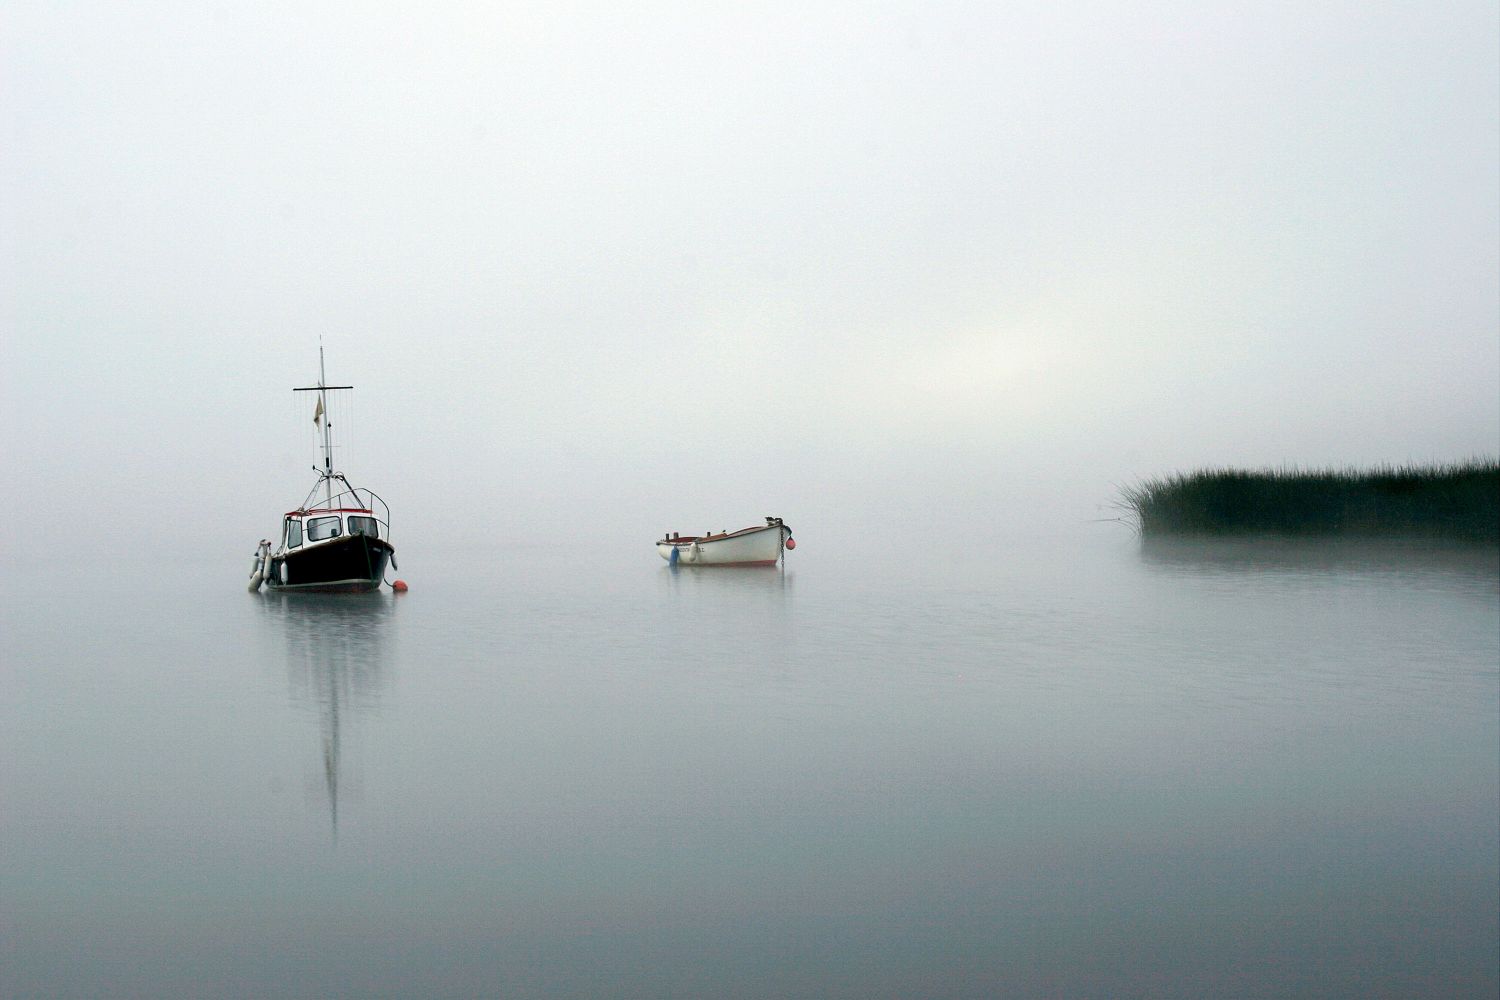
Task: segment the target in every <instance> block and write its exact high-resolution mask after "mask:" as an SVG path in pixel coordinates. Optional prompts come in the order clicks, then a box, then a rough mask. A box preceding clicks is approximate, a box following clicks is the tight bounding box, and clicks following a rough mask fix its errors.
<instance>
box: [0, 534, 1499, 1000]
mask: <svg viewBox="0 0 1500 1000" xmlns="http://www.w3.org/2000/svg"><path fill="white" fill-rule="evenodd" d="M804 536H805V537H804ZM798 540H799V542H801V543H802V544H801V546H800V547H799V548H798V550H797V551H796V552H795V553H793V554H792V555H791V556H790V567H789V568H788V569H786V570H785V571H782V570H769V571H724V570H697V571H694V570H691V569H683V570H678V571H676V572H673V571H671V570H668V569H667V568H665V566H664V564H663V563H662V562H661V561H660V560H659V559H658V558H657V557H656V556H655V554H654V552H653V551H652V550H651V548H650V546H642V547H635V548H630V549H628V550H626V549H622V550H621V551H619V552H617V553H613V554H611V555H609V556H607V557H606V559H605V560H604V561H603V563H602V564H596V565H592V566H589V567H572V566H558V565H555V563H554V561H553V560H554V555H555V553H553V552H551V551H547V550H541V549H538V550H536V551H528V550H524V549H522V550H514V549H507V550H505V551H503V552H502V551H496V552H483V551H465V552H454V553H443V554H439V553H433V552H426V553H422V552H416V551H407V550H403V551H402V554H401V558H402V563H403V572H402V574H401V575H402V576H403V577H405V578H406V579H408V580H409V581H410V582H411V584H412V590H411V592H410V593H408V594H406V595H404V596H402V597H399V598H398V597H394V596H392V595H391V594H390V593H389V592H386V593H383V594H380V595H372V596H369V597H365V598H360V597H342V598H339V597H315V596H300V597H299V596H284V595H270V594H266V593H261V594H258V595H249V594H247V593H245V591H244V582H245V576H246V574H247V572H248V558H245V559H241V558H239V555H240V554H236V555H235V556H234V557H233V558H230V557H228V556H226V557H225V558H223V559H222V560H219V561H216V562H203V563H197V564H189V565H183V566H180V567H175V568H170V569H169V570H165V571H163V572H162V573H161V574H160V575H159V576H158V577H157V578H154V579H136V580H131V581H125V580H97V581H90V580H87V579H83V578H80V577H79V576H78V575H77V574H76V573H74V572H71V571H59V570H55V569H50V570H49V569H43V568H39V567H33V566H17V565H12V564H7V565H6V566H5V567H4V570H5V571H4V573H3V575H0V625H3V629H0V678H3V687H0V795H3V799H0V848H3V851H0V995H4V996H6V997H31V996H58V997H71V996H111V997H122V996H125V997H128V996H140V997H147V996H163V995H201V996H243V997H266V996H287V997H333V996H349V997H382V996H433V997H468V996H507V997H525V996H640V997H655V996H663V997H666V996H681V997H708V996H712V997H742V996H743V997H786V996H819V997H910V996H929V997H985V996H1002V995H1009V996H1021V997H1025V996H1067V997H1118V996H1151V997H1203V996H1291V995H1297V996H1390V997H1407V996H1416V995H1421V996H1454V997H1460V996H1490V997H1493V996H1494V995H1495V994H1496V991H1497V988H1500V970H1497V966H1500V957H1497V956H1500V904H1497V899H1500V565H1497V556H1496V553H1495V552H1494V550H1480V551H1477V552H1476V551H1463V550H1446V551H1442V550H1440V551H1434V550H1432V549H1430V548H1427V547H1422V546H1414V547H1407V546H1392V545H1385V546H1376V547H1355V546H1348V545H1336V544H1301V545H1294V544H1290V543H1264V542H1263V543H1259V544H1237V545H1236V544H1220V545H1216V546H1212V547H1204V546H1197V545H1165V546H1146V547H1143V546H1142V545H1141V544H1140V543H1139V542H1138V541H1137V540H1135V539H1133V538H1131V537H1129V536H1128V535H1126V534H1124V533H1123V532H1117V531H1109V530H1099V531H1094V532H1085V533H1084V537H1078V538H1069V539H1062V540H1049V541H1046V542H1042V541H1038V540H1034V539H1033V540H1016V541H1012V542H1002V543H997V545H996V546H994V547H993V548H992V550H991V551H987V552H985V553H984V556H985V557H984V558H983V559H975V560H973V564H972V565H969V564H967V563H966V562H965V561H964V559H963V557H962V555H961V554H960V553H948V554H944V560H943V563H942V564H941V565H939V564H936V563H935V562H922V563H914V562H913V561H910V560H901V561H898V560H896V559H894V558H893V559H890V560H889V561H883V560H881V559H879V558H876V557H872V556H868V555H864V554H861V553H859V552H858V551H857V550H855V549H854V548H853V547H852V546H843V547H841V546H840V545H839V544H838V543H837V542H836V541H834V542H830V543H828V544H825V545H823V547H822V548H821V549H820V547H819V541H818V539H817V538H816V533H815V532H803V533H799V535H798ZM243 555H245V556H248V549H247V551H246V553H243ZM241 563H245V564H246V565H244V566H242V565H241Z"/></svg>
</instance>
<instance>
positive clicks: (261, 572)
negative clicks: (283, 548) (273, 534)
mask: <svg viewBox="0 0 1500 1000" xmlns="http://www.w3.org/2000/svg"><path fill="white" fill-rule="evenodd" d="M269 548H270V547H269V546H268V545H267V544H266V542H265V539H262V540H261V543H260V544H259V545H257V546H256V547H255V555H254V556H252V557H251V558H250V586H249V588H248V589H249V591H250V593H252V594H253V593H255V592H256V591H257V590H259V589H260V585H261V583H262V582H263V581H264V580H265V578H266V556H267V553H268V551H269Z"/></svg>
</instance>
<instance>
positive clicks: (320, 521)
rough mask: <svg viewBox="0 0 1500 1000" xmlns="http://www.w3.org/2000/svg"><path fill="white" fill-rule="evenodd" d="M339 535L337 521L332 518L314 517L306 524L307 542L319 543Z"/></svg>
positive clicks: (335, 517)
mask: <svg viewBox="0 0 1500 1000" xmlns="http://www.w3.org/2000/svg"><path fill="white" fill-rule="evenodd" d="M338 535H339V519H338V517H337V516H334V517H315V518H312V519H311V520H309V521H308V522H307V538H308V541H312V542H321V541H322V540H323V539H325V538H337V537H338Z"/></svg>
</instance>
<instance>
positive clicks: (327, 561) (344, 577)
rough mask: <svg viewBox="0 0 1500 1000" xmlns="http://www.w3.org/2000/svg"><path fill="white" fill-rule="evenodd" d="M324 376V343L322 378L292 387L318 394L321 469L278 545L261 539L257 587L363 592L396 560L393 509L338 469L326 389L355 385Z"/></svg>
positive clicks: (254, 577)
mask: <svg viewBox="0 0 1500 1000" xmlns="http://www.w3.org/2000/svg"><path fill="white" fill-rule="evenodd" d="M326 382H327V380H326V378H325V377H324V374H323V349H322V348H321V347H319V348H318V384H317V385H315V386H306V387H303V388H298V389H294V390H292V391H293V392H313V393H317V407H316V409H315V410H314V411H313V422H314V423H315V424H316V425H317V427H318V430H319V431H320V432H321V436H322V447H323V467H322V468H321V469H319V470H318V481H317V482H316V483H314V484H313V488H312V490H311V491H309V492H308V494H307V497H306V498H305V499H304V500H303V501H302V503H301V505H300V506H298V507H297V508H296V509H295V510H289V511H287V512H286V514H284V515H282V519H281V534H280V537H279V540H278V541H277V543H276V544H275V545H274V546H273V545H272V543H271V541H270V540H269V539H262V540H261V543H260V546H259V547H258V548H257V549H256V552H255V560H254V562H253V563H252V564H251V573H250V589H251V590H252V591H253V590H259V589H260V585H261V584H262V583H263V582H264V583H265V585H266V586H267V587H268V588H269V589H271V590H273V591H312V592H322V593H330V592H331V593H366V592H368V591H372V590H375V589H377V588H379V586H380V584H381V582H382V581H383V580H384V579H385V572H386V567H387V566H389V567H391V568H392V569H394V568H395V566H396V550H395V548H394V547H393V546H392V545H391V511H390V507H388V506H387V505H386V502H385V501H384V500H382V499H381V498H380V497H379V496H377V495H376V494H375V493H374V492H372V491H370V490H368V489H364V488H362V487H355V486H352V485H350V483H349V480H348V479H346V478H345V477H344V475H343V473H341V472H337V471H335V470H334V468H333V440H332V434H331V428H330V426H329V421H328V405H327V401H328V393H329V392H332V391H337V390H343V389H352V388H353V386H347V385H328V384H326ZM320 494H321V496H320Z"/></svg>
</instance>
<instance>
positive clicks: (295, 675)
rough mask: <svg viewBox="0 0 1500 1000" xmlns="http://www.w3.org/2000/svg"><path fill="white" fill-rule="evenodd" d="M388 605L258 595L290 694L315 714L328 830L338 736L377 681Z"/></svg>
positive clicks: (358, 598) (339, 756)
mask: <svg viewBox="0 0 1500 1000" xmlns="http://www.w3.org/2000/svg"><path fill="white" fill-rule="evenodd" d="M394 606H395V599H394V598H393V597H391V596H390V595H388V594H381V593H369V594H296V595H292V596H289V595H278V594H268V595H266V598H265V599H264V601H263V608H264V611H265V614H266V616H267V617H268V618H270V619H272V621H273V622H274V623H275V624H276V625H278V626H279V627H280V628H281V630H282V633H283V635H284V636H285V643H286V668H287V680H288V682H289V684H290V686H291V694H292V700H293V702H294V703H296V704H297V706H298V707H299V708H303V709H307V710H310V711H313V712H316V714H317V718H318V730H319V736H320V737H321V739H320V742H321V750H322V761H321V764H322V766H321V772H322V773H321V784H322V785H323V786H324V788H325V789H326V792H327V796H328V809H329V816H330V819H331V821H332V823H333V832H334V835H335V836H337V835H338V825H339V787H340V784H341V782H342V781H343V779H344V774H343V772H344V767H345V763H346V762H345V761H344V760H343V747H344V742H345V740H346V739H347V737H348V735H349V733H348V729H349V727H350V725H351V723H355V722H357V719H358V716H359V714H360V712H361V710H363V709H368V708H369V707H370V706H371V705H373V704H374V702H375V699H376V697H377V696H378V694H379V692H380V688H381V687H382V685H383V684H384V681H385V674H386V664H387V655H386V647H387V645H388V643H387V639H388V635H389V631H390V628H391V625H392V620H393V619H392V616H393V612H394ZM314 783H315V784H316V783H318V781H317V779H314Z"/></svg>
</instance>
